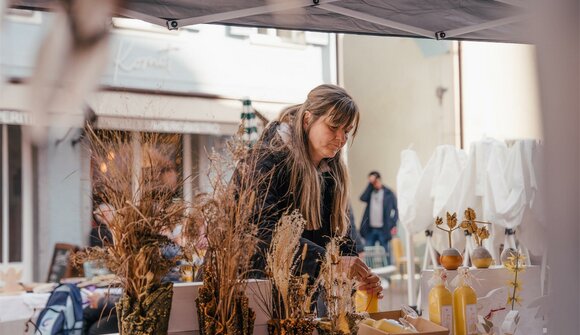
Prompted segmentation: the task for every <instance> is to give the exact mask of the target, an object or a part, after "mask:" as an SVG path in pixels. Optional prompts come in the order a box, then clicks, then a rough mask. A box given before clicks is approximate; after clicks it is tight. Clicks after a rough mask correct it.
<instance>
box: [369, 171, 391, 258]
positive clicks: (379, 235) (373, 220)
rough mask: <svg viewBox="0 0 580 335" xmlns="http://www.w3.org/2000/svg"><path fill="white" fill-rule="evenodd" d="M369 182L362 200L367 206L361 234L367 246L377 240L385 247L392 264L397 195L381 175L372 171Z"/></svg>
mask: <svg viewBox="0 0 580 335" xmlns="http://www.w3.org/2000/svg"><path fill="white" fill-rule="evenodd" d="M368 180H369V184H368V186H367V188H366V189H365V191H364V192H363V194H362V195H361V197H360V200H361V201H363V202H366V204H367V206H366V208H365V212H364V215H363V218H362V222H361V226H360V234H361V236H362V237H363V238H364V239H365V242H366V245H367V246H373V245H375V244H376V242H379V245H381V246H383V248H385V251H386V253H387V262H388V263H389V264H391V257H390V255H391V250H390V246H389V242H390V241H391V238H392V235H393V234H395V233H396V226H397V221H398V220H399V213H398V210H397V197H396V196H395V194H394V193H393V191H391V190H390V189H389V188H388V187H386V186H385V185H383V183H382V182H381V175H380V173H378V172H377V171H372V172H371V173H369V176H368Z"/></svg>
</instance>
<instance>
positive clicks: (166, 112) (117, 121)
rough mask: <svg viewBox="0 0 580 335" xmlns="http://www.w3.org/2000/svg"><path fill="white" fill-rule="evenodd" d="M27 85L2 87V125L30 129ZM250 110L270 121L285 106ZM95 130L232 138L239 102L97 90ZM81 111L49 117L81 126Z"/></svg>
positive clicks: (258, 106) (54, 122) (263, 104)
mask: <svg viewBox="0 0 580 335" xmlns="http://www.w3.org/2000/svg"><path fill="white" fill-rule="evenodd" d="M28 97H29V91H28V86H27V85H23V84H5V85H4V86H3V87H2V89H1V90H0V123H8V124H31V123H32V120H31V119H30V116H29V115H28V114H27V113H26V112H25V111H26V110H28V109H27V99H28ZM252 104H253V107H254V108H255V109H256V110H258V111H259V112H260V113H261V114H262V115H264V116H265V117H266V118H267V119H269V120H273V119H275V118H276V117H277V116H278V113H279V112H280V111H281V110H282V109H283V108H284V107H286V106H288V104H284V103H275V102H260V101H253V102H252ZM87 105H88V107H89V108H90V109H91V110H92V111H93V112H94V113H95V114H96V116H97V119H96V125H97V128H102V129H118V130H132V131H152V132H168V133H181V134H188V133H189V134H213V135H231V134H233V133H235V132H236V131H237V129H238V126H239V125H240V115H241V112H242V101H241V100H237V99H227V98H218V97H216V98H205V97H196V96H181V95H165V94H147V93H134V92H117V91H106V90H105V91H99V92H96V93H94V94H92V95H91V96H90V97H89V98H87ZM84 112H85V111H83V110H79V111H76V112H74V113H70V112H66V113H65V112H64V111H59V107H58V106H56V110H53V111H51V112H50V113H49V115H50V121H51V124H52V125H53V126H60V127H83V126H84V123H85V115H84Z"/></svg>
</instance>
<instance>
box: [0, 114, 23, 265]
mask: <svg viewBox="0 0 580 335" xmlns="http://www.w3.org/2000/svg"><path fill="white" fill-rule="evenodd" d="M0 148H1V150H0V152H1V159H0V175H1V179H0V180H1V183H0V185H1V189H0V215H1V216H0V217H1V220H0V221H1V223H2V224H1V228H0V264H3V265H7V264H8V263H19V262H22V201H23V198H22V132H21V128H20V126H16V125H6V124H2V125H0Z"/></svg>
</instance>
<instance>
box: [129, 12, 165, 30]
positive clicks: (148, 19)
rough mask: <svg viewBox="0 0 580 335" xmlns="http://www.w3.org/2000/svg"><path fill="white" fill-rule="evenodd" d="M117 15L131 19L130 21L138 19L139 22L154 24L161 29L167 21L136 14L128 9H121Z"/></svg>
mask: <svg viewBox="0 0 580 335" xmlns="http://www.w3.org/2000/svg"><path fill="white" fill-rule="evenodd" d="M119 15H121V16H123V17H128V18H131V19H138V20H141V21H145V22H149V23H152V24H156V25H158V26H162V27H164V26H165V24H166V23H167V20H165V19H160V18H158V17H155V16H151V15H147V14H143V13H140V12H136V11H134V10H129V9H123V10H122V11H121V12H120V13H119Z"/></svg>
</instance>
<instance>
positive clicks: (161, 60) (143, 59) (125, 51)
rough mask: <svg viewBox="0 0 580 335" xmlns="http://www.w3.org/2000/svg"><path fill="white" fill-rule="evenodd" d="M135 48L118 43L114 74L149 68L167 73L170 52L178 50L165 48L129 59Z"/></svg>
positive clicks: (132, 45) (169, 64)
mask: <svg viewBox="0 0 580 335" xmlns="http://www.w3.org/2000/svg"><path fill="white" fill-rule="evenodd" d="M134 49H135V46H134V44H133V43H123V42H121V43H119V49H118V50H117V55H116V56H115V73H116V72H117V71H118V70H122V71H124V72H133V71H142V70H146V69H149V68H155V69H162V70H163V69H164V70H167V71H168V72H169V71H170V70H171V57H170V53H171V51H175V50H178V48H175V47H171V46H167V47H166V48H163V49H161V50H158V51H156V52H154V54H153V55H150V56H138V57H131V56H132V55H133V54H142V52H140V53H134V52H133V50H134Z"/></svg>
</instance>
